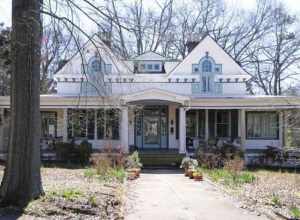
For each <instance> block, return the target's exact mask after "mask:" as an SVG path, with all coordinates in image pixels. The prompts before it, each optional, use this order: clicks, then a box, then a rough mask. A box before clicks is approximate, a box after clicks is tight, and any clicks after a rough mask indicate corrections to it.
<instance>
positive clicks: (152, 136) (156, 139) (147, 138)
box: [135, 106, 168, 149]
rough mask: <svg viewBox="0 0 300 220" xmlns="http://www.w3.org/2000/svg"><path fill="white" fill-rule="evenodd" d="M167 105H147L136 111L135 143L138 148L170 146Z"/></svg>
mask: <svg viewBox="0 0 300 220" xmlns="http://www.w3.org/2000/svg"><path fill="white" fill-rule="evenodd" d="M167 109H168V108H167V107H165V106H147V107H144V109H143V110H142V111H139V112H138V113H136V117H135V120H136V121H135V145H136V146H137V147H138V148H144V149H157V148H167V147H168V117H167V116H168V115H167V112H168V111H167Z"/></svg>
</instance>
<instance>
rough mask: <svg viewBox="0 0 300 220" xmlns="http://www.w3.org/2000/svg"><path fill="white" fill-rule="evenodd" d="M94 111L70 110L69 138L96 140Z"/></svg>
mask: <svg viewBox="0 0 300 220" xmlns="http://www.w3.org/2000/svg"><path fill="white" fill-rule="evenodd" d="M94 114H95V113H94V110H93V109H68V138H88V139H94V127H95V115H94Z"/></svg>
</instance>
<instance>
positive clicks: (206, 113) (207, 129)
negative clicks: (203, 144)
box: [205, 109, 209, 141]
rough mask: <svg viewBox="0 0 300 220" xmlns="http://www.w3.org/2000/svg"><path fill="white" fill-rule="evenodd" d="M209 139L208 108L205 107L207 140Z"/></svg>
mask: <svg viewBox="0 0 300 220" xmlns="http://www.w3.org/2000/svg"><path fill="white" fill-rule="evenodd" d="M208 139H209V127H208V109H205V141H208Z"/></svg>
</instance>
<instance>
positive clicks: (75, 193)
mask: <svg viewBox="0 0 300 220" xmlns="http://www.w3.org/2000/svg"><path fill="white" fill-rule="evenodd" d="M61 195H62V197H63V198H65V199H66V200H68V201H74V200H76V199H77V198H79V197H81V196H83V193H82V192H80V191H79V190H77V189H65V190H63V191H62V194H61Z"/></svg>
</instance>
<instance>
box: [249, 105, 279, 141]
mask: <svg viewBox="0 0 300 220" xmlns="http://www.w3.org/2000/svg"><path fill="white" fill-rule="evenodd" d="M278 125H279V116H278V113H277V112H263V111H262V112H247V114H246V127H247V129H246V130H247V139H265V140H273V139H278V138H279V128H278V127H279V126H278Z"/></svg>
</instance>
